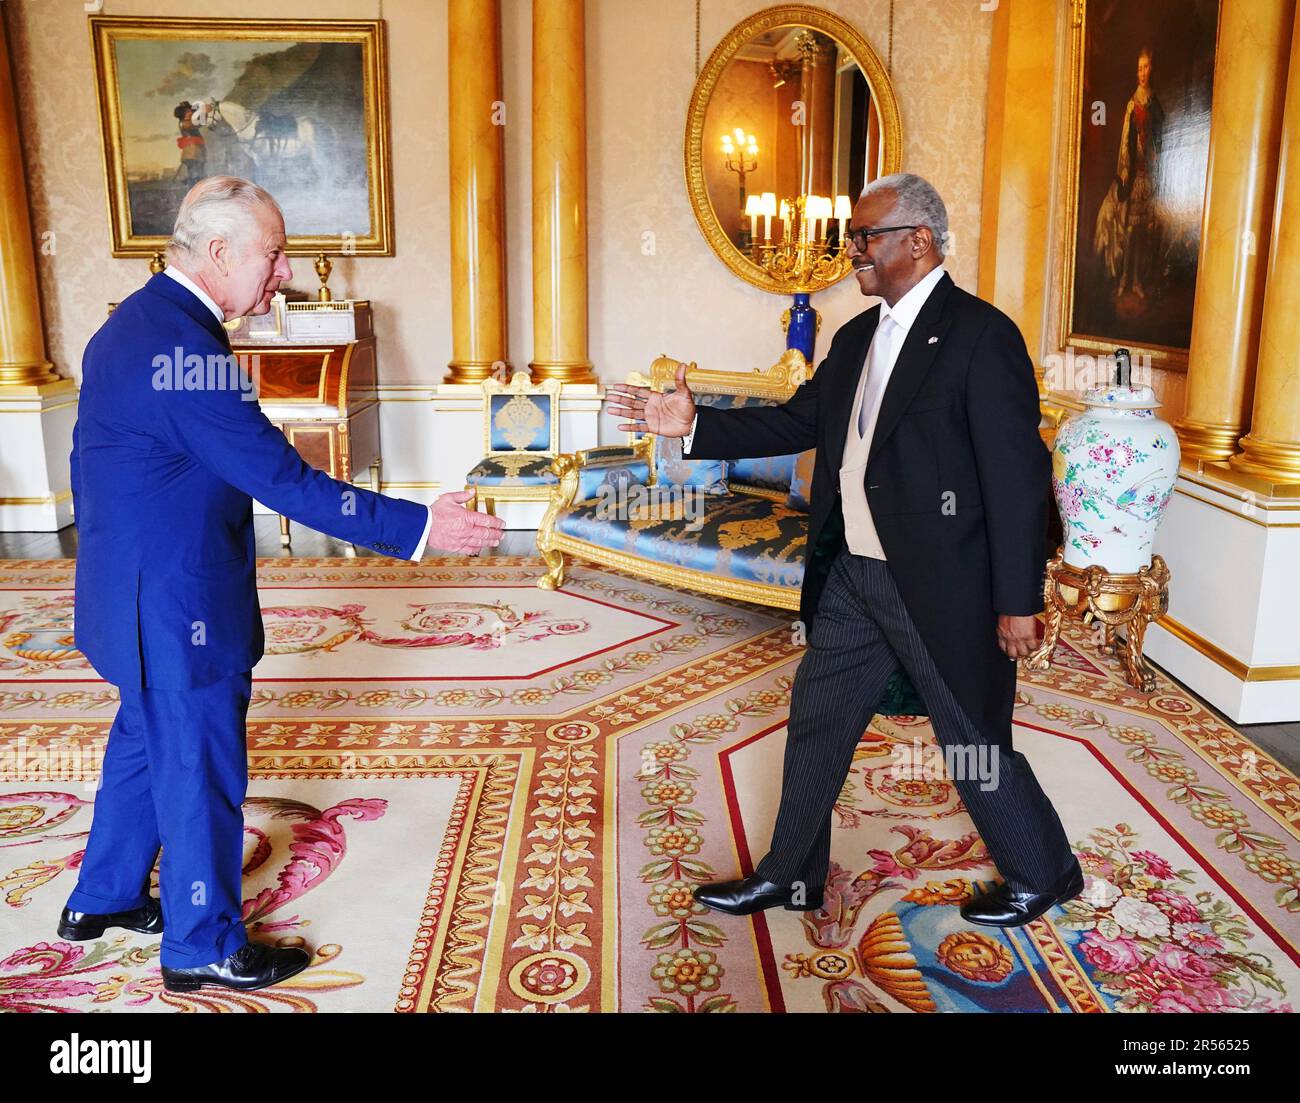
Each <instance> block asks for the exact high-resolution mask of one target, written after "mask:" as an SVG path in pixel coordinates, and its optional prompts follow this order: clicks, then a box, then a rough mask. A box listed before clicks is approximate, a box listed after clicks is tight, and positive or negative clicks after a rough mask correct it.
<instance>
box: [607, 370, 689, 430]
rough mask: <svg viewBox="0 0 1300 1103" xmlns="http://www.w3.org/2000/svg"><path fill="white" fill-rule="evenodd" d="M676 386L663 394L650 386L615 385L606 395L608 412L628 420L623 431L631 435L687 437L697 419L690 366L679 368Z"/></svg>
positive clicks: (621, 426)
mask: <svg viewBox="0 0 1300 1103" xmlns="http://www.w3.org/2000/svg"><path fill="white" fill-rule="evenodd" d="M674 382H675V384H676V385H675V386H674V388H673V389H672V390H671V391H665V392H663V393H662V394H661V393H659V392H657V391H652V390H651V389H650V388H649V387H634V386H632V385H631V384H630V383H614V384H612V385H611V386H610V387H609V389H608V390H607V391H606V392H605V401H606V403H607V404H608V405H607V407H606V408H607V409H608V410H609V412H610V413H611V414H614V415H615V416H617V417H625V418H627V419H628V420H627V421H624V422H622V423H620V424H619V426H618V427H619V428H620V429H622V430H625V431H626V432H629V433H644V432H647V431H648V432H651V433H654V434H656V435H657V436H661V437H684V436H686V434H687V433H689V432H690V431H691V423H692V422H693V421H694V420H695V398H694V396H693V395H692V394H691V389H690V387H688V386H687V385H686V365H685V364H678V365H677V375H676V377H675V379H674Z"/></svg>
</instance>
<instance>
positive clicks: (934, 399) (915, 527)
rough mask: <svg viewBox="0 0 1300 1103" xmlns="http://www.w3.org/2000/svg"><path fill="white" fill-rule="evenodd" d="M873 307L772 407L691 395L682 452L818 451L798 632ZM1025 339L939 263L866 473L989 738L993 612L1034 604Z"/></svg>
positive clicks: (876, 313) (903, 352)
mask: <svg viewBox="0 0 1300 1103" xmlns="http://www.w3.org/2000/svg"><path fill="white" fill-rule="evenodd" d="M879 318H880V308H879V306H875V307H872V308H871V309H869V310H866V311H863V313H861V314H859V315H858V316H857V317H856V318H853V319H852V320H850V321H848V322H846V323H845V324H844V325H843V326H841V327H840V329H839V331H838V332H837V333H836V334H835V337H834V339H833V340H832V342H831V347H830V351H829V352H828V353H827V355H826V358H825V359H824V360H823V361H822V363H821V365H820V366H819V367H818V369H817V371H816V372H815V373H814V374H813V376H812V378H811V379H810V380H809V381H808V382H806V383H804V384H803V385H802V386H801V387H800V388H799V389H798V390H797V391H796V392H795V393H794V395H793V396H792V397H791V398H790V399H789V400H788V401H787V402H786V403H784V404H783V405H781V406H767V407H762V406H760V407H749V408H746V409H741V410H714V409H711V408H708V407H703V406H702V407H699V408H698V414H699V420H698V422H697V424H696V428H695V436H694V438H693V439H692V442H691V445H692V446H691V451H690V453H689V455H690V457H691V458H693V459H740V458H742V457H746V456H780V455H785V454H788V453H791V452H800V451H803V450H805V449H808V448H813V447H815V448H816V449H817V458H816V464H815V465H814V474H813V484H812V502H811V516H810V521H809V529H808V552H807V559H806V562H805V569H804V583H803V593H802V596H801V605H800V615H801V616H802V618H803V620H804V622H805V624H806V625H807V626H808V629H809V631H810V633H811V630H812V626H813V623H814V621H815V618H816V612H817V603H818V600H819V599H820V596H821V591H822V588H823V586H824V584H825V581H826V575H827V572H828V570H829V567H830V564H831V562H832V561H833V560H834V558H835V555H836V554H837V553H838V552H839V550H840V548H841V547H842V546H843V543H844V514H843V510H842V508H841V495H840V478H839V469H840V464H841V460H842V458H843V455H844V441H845V437H846V434H847V432H848V428H849V418H850V416H851V415H852V414H853V410H852V408H851V407H852V405H853V398H854V395H855V392H856V389H857V384H858V379H859V377H860V374H861V372H862V366H863V362H864V361H865V359H866V355H867V348H868V346H869V345H870V344H871V338H872V335H873V334H874V333H875V330H876V323H877V322H878V320H879ZM1038 425H1039V407H1038V387H1037V384H1036V382H1035V379H1034V369H1033V364H1032V363H1031V361H1030V359H1029V355H1028V353H1027V352H1026V350H1025V342H1024V338H1023V337H1022V336H1021V334H1020V331H1019V330H1018V329H1017V328H1016V325H1015V323H1014V322H1012V321H1011V319H1010V318H1008V317H1007V316H1006V315H1005V314H1003V313H1002V311H1000V310H998V309H997V308H996V307H995V306H993V305H992V304H990V303H987V302H985V301H984V300H982V299H979V298H976V297H975V296H974V295H971V294H969V293H968V292H966V291H963V290H962V289H961V288H959V287H958V286H957V285H956V284H955V283H953V281H952V278H951V277H950V276H949V275H948V274H947V273H945V274H944V275H943V277H942V278H941V279H940V280H939V282H938V283H937V284H936V285H935V287H934V289H933V290H932V291H931V293H930V296H929V298H928V299H926V301H925V303H924V305H923V306H922V307H921V310H920V313H919V314H918V315H917V317H916V321H915V322H914V323H913V325H912V328H911V330H910V331H909V332H908V335H907V339H906V341H905V342H904V343H903V347H902V348H901V349H900V350H899V355H898V361H897V363H896V364H895V366H894V371H893V373H892V375H891V376H890V379H889V384H888V386H887V387H886V388H885V394H884V397H883V399H882V400H881V406H880V413H879V416H878V418H877V422H876V428H875V434H874V436H873V438H872V442H871V451H870V453H869V458H868V461H867V469H866V474H865V477H864V478H865V483H866V494H867V501H868V502H869V503H870V506H871V516H872V520H873V521H874V522H875V526H876V531H877V533H878V534H879V537H880V542H881V545H882V546H883V548H884V550H885V556H886V558H887V559H888V562H889V567H890V571H891V572H892V574H893V576H894V579H895V581H896V582H897V584H898V588H899V590H900V592H901V593H902V595H903V599H904V601H905V602H906V605H907V609H908V612H909V614H910V615H911V617H912V619H913V621H914V622H915V623H916V626H917V629H918V631H919V632H920V634H921V638H922V639H923V640H924V641H925V643H926V646H927V647H928V648H929V650H930V654H931V655H932V656H933V658H934V661H935V665H936V666H937V667H938V669H939V672H940V674H941V675H943V678H944V681H945V682H946V683H947V685H948V687H949V688H950V689H951V690H952V692H953V694H954V695H955V696H956V697H957V700H958V701H959V702H960V703H961V704H962V705H963V707H964V708H965V709H966V712H967V713H968V715H969V716H970V717H971V719H972V720H973V721H975V723H976V724H977V725H979V726H980V728H981V729H982V730H983V731H985V732H986V733H987V735H988V736H989V737H990V738H993V739H996V740H997V741H998V742H1003V743H1005V742H1006V741H1007V740H1008V738H1009V732H1010V724H1011V711H1012V707H1013V702H1014V697H1015V678H1016V664H1015V663H1013V662H1012V661H1011V660H1010V659H1008V658H1007V656H1006V655H1005V654H1003V652H1002V650H1001V648H999V647H998V644H997V635H996V629H997V617H998V615H999V614H1019V615H1024V614H1030V613H1037V612H1040V611H1041V610H1042V608H1043V589H1042V587H1043V574H1044V569H1045V565H1046V559H1047V547H1046V543H1047V516H1048V514H1047V511H1048V501H1049V494H1050V491H1051V466H1050V461H1049V457H1048V452H1047V449H1046V447H1045V446H1044V444H1043V441H1042V438H1041V437H1040V436H1039V435H1038Z"/></svg>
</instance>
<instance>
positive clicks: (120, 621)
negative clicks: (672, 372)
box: [59, 176, 502, 991]
mask: <svg viewBox="0 0 1300 1103" xmlns="http://www.w3.org/2000/svg"><path fill="white" fill-rule="evenodd" d="M284 246H285V231H284V219H283V216H282V215H281V213H280V209H279V207H278V206H277V205H276V203H275V200H274V199H272V198H271V196H270V195H269V194H268V193H267V192H265V191H264V190H263V189H261V188H259V187H258V186H257V185H255V184H251V183H249V182H248V181H246V180H239V179H237V178H234V177H228V176H226V177H222V176H215V177H209V178H207V179H205V180H203V181H201V182H200V183H199V184H197V185H195V187H194V188H193V189H192V190H191V191H190V192H189V194H188V195H187V196H186V197H185V200H184V202H183V203H182V205H181V209H180V212H179V213H178V215H177V219H176V227H175V230H174V231H173V234H172V240H171V243H170V246H169V250H168V254H169V260H170V262H171V263H170V265H169V267H168V268H167V270H166V271H165V272H163V273H160V274H159V275H156V276H154V277H153V278H152V279H151V280H150V281H149V282H148V283H147V284H146V285H145V286H144V287H143V288H141V289H140V290H139V291H137V292H135V293H134V294H133V295H131V296H130V297H128V298H127V299H126V300H125V301H124V302H123V303H122V304H121V305H120V306H119V307H118V308H117V309H116V310H115V311H114V312H113V314H112V316H111V317H110V318H109V320H108V321H107V322H106V323H105V324H104V325H103V326H102V327H100V329H99V331H98V332H97V333H96V334H95V336H94V337H92V338H91V341H90V344H89V345H88V346H87V347H86V353H85V357H84V359H83V361H82V385H81V401H80V409H79V415H78V419H77V424H76V428H75V430H74V432H73V447H72V494H73V501H74V504H75V509H76V519H77V531H78V540H79V553H78V562H77V595H76V641H77V647H78V648H79V649H80V650H81V652H82V653H83V654H84V655H85V656H86V657H87V658H88V659H89V660H90V661H91V663H92V664H93V665H94V667H95V669H96V670H97V671H98V672H99V673H100V674H101V675H102V676H103V677H104V678H105V679H106V680H108V681H109V682H112V683H113V684H114V685H116V686H117V687H118V691H119V696H120V706H119V708H118V712H117V716H116V718H115V720H114V722H113V727H112V730H111V732H110V734H109V740H108V748H107V751H106V752H105V756H104V766H103V772H102V777H101V783H100V791H99V795H98V797H97V799H96V801H95V815H94V822H93V824H92V826H91V831H90V839H89V841H88V842H87V844H86V852H85V855H84V857H83V859H82V863H81V871H80V876H79V879H78V881H77V887H76V889H75V890H74V892H73V893H72V895H71V897H70V898H69V899H68V904H67V907H66V908H65V909H64V911H63V915H62V918H61V920H60V923H59V934H60V935H61V936H62V937H64V938H68V939H74V940H84V939H92V938H98V937H99V936H100V935H102V934H103V932H104V930H105V929H106V928H107V927H123V928H125V929H127V930H133V931H141V932H145V933H149V934H156V933H158V932H160V931H161V932H162V934H163V938H162V953H161V964H162V975H163V982H164V984H165V985H166V987H167V988H168V989H169V990H171V991H188V990H192V989H195V988H198V987H200V986H201V985H204V984H210V985H218V986H223V987H227V988H235V989H239V990H243V991H251V990H253V989H257V988H264V987H266V986H267V985H271V984H275V983H277V982H278V981H281V980H283V979H285V978H286V977H289V976H292V975H293V974H295V973H297V972H299V971H301V970H302V969H304V968H306V966H307V965H308V963H309V961H310V957H309V955H308V954H307V952H306V951H305V950H302V949H299V948H279V947H272V946H269V945H265V944H262V943H256V942H250V941H249V939H248V936H247V933H246V932H245V930H244V925H243V920H242V912H241V907H242V905H241V900H242V894H241V891H240V879H241V878H240V874H241V868H242V864H243V815H242V811H241V805H242V803H243V800H244V793H245V789H246V787H247V782H248V762H247V745H246V735H245V729H244V720H245V715H246V712H247V709H248V702H249V696H250V689H251V684H252V675H251V671H252V668H253V666H254V664H255V663H256V662H257V661H258V659H260V658H261V656H262V644H263V637H262V620H261V610H260V608H259V605H258V600H257V587H256V578H255V565H256V560H255V540H254V532H253V514H252V499H253V498H257V499H258V500H259V501H261V502H263V503H265V504H266V505H267V506H269V507H270V508H271V509H273V510H275V511H276V512H277V513H280V514H283V515H284V516H287V517H291V518H293V519H294V520H296V521H298V522H300V523H302V524H304V525H308V526H310V527H312V528H315V529H318V530H320V531H321V532H325V533H328V534H329V535H331V536H334V537H337V538H338V539H340V540H346V541H349V542H351V543H354V544H362V545H365V546H368V547H370V548H373V549H375V550H376V551H380V552H384V553H386V554H388V555H392V556H397V557H401V558H405V559H419V558H420V557H421V556H422V555H423V553H424V548H425V545H426V543H431V544H433V545H435V546H437V547H441V548H443V549H445V550H448V551H452V552H474V551H477V550H479V549H480V548H482V547H486V546H493V545H495V544H497V543H499V541H500V532H501V527H502V523H501V521H500V520H499V519H498V518H496V517H491V516H489V515H487V514H480V513H476V512H472V511H469V510H467V509H466V508H465V506H464V504H463V503H464V502H465V501H466V500H467V498H468V497H469V495H468V494H466V493H465V492H458V493H452V494H444V495H442V496H441V497H439V498H438V499H437V501H435V502H434V504H433V505H432V506H423V505H420V504H418V503H416V502H408V501H403V500H401V499H397V498H389V497H385V496H384V495H381V494H376V493H373V492H371V491H369V490H363V489H360V488H358V487H354V486H351V485H349V484H348V483H343V482H339V481H336V480H335V479H332V478H330V477H329V476H328V475H326V474H324V473H323V472H321V471H317V470H314V469H313V468H311V467H309V466H308V465H307V464H305V463H304V462H303V460H302V458H301V457H300V456H299V455H298V453H297V452H296V451H294V449H293V448H292V447H291V446H290V445H289V444H288V442H287V441H286V440H285V438H284V436H283V434H282V433H281V432H280V431H279V430H278V429H276V428H275V426H274V425H272V424H271V422H270V421H268V420H267V418H266V416H265V415H264V414H263V413H262V412H261V409H260V408H259V407H258V404H257V402H256V394H255V392H254V389H253V387H252V385H251V381H250V380H249V378H248V376H247V375H246V374H245V373H243V372H241V371H240V370H239V368H238V366H237V364H236V362H235V360H234V358H233V356H232V354H231V349H230V343H229V340H228V338H227V334H226V330H225V329H224V327H223V326H222V324H221V323H222V322H223V321H225V320H228V319H231V318H237V317H240V316H242V315H245V314H265V313H266V312H267V311H268V310H269V309H270V304H271V297H272V296H273V295H274V294H275V292H276V290H277V289H278V288H279V286H280V284H281V283H283V282H284V281H285V280H287V279H289V278H290V276H291V275H292V272H291V270H290V267H289V261H288V258H287V257H286V256H285V254H284ZM160 847H161V849H162V864H161V867H160V870H159V888H160V892H161V900H155V899H154V898H152V897H151V896H150V894H149V891H148V890H149V877H150V873H151V871H152V869H153V866H154V861H155V859H156V858H157V856H158V851H159V848H160Z"/></svg>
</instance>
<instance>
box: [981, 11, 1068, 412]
mask: <svg viewBox="0 0 1300 1103" xmlns="http://www.w3.org/2000/svg"><path fill="white" fill-rule="evenodd" d="M991 18H992V20H993V39H992V43H991V47H990V59H989V80H988V109H987V115H986V120H987V125H986V138H985V143H984V188H983V192H984V194H983V204H982V206H981V208H980V239H979V249H980V264H979V284H978V289H977V290H978V293H979V296H980V298H983V299H987V300H989V301H990V302H992V303H994V304H995V305H996V306H997V307H998V308H999V309H1001V310H1003V311H1005V312H1006V313H1007V314H1008V315H1010V317H1011V318H1012V319H1013V320H1014V321H1015V323H1016V326H1017V327H1018V328H1019V330H1020V332H1021V333H1023V334H1024V337H1025V344H1026V346H1027V347H1028V350H1029V355H1030V359H1032V360H1033V361H1034V365H1035V366H1034V374H1035V375H1036V376H1037V378H1038V393H1039V398H1040V400H1041V401H1042V402H1043V404H1044V407H1045V412H1047V411H1048V404H1049V397H1048V392H1049V390H1050V389H1051V387H1052V386H1053V385H1056V386H1058V387H1060V386H1061V383H1060V381H1053V380H1047V381H1045V380H1044V379H1043V365H1042V362H1041V361H1042V355H1041V354H1042V350H1043V344H1044V339H1043V316H1044V310H1043V305H1044V297H1045V295H1046V293H1047V285H1046V276H1047V271H1048V254H1047V242H1048V241H1049V240H1050V239H1051V233H1050V230H1051V225H1050V223H1051V214H1052V202H1051V174H1050V173H1049V171H1048V169H1049V165H1048V163H1047V161H1046V160H1045V159H1044V157H1043V150H1045V149H1051V148H1052V137H1053V124H1052V105H1051V99H1050V97H1045V96H1043V95H1042V93H1041V89H1043V88H1050V87H1053V85H1054V82H1055V81H1056V80H1057V73H1056V70H1055V65H1056V32H1057V26H1056V22H1057V11H1056V5H1055V4H1043V3H1038V2H1037V0H1002V3H1000V4H998V5H997V6H996V7H995V9H994V11H993V14H992V16H991ZM1050 409H1051V410H1052V411H1055V414H1054V415H1050V414H1049V416H1055V417H1056V419H1057V420H1059V418H1060V416H1061V413H1060V408H1059V407H1055V406H1052V407H1050Z"/></svg>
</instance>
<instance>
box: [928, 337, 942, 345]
mask: <svg viewBox="0 0 1300 1103" xmlns="http://www.w3.org/2000/svg"><path fill="white" fill-rule="evenodd" d="M926 343H927V344H931V345H937V344H938V343H939V338H938V337H931V338H930V340H929V341H928V342H926Z"/></svg>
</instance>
